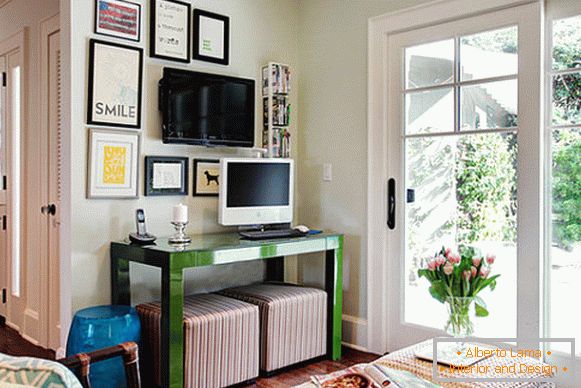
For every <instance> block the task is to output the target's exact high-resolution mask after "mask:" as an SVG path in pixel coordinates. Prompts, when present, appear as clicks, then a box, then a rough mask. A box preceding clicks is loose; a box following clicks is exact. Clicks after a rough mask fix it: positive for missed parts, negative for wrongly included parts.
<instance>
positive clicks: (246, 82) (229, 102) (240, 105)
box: [159, 68, 254, 147]
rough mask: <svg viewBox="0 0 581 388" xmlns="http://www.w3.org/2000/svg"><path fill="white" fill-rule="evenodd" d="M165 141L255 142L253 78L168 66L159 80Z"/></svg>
mask: <svg viewBox="0 0 581 388" xmlns="http://www.w3.org/2000/svg"><path fill="white" fill-rule="evenodd" d="M159 90H160V95H159V101H160V110H161V112H162V132H163V142H164V143H185V144H199V145H207V146H212V145H225V146H235V147H253V146H254V81H253V80H250V79H243V78H235V77H228V76H223V75H217V74H207V73H199V72H194V71H186V70H178V69H169V68H166V69H164V71H163V78H162V79H161V80H160V84H159Z"/></svg>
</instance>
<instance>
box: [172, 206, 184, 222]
mask: <svg viewBox="0 0 581 388" xmlns="http://www.w3.org/2000/svg"><path fill="white" fill-rule="evenodd" d="M172 221H173V222H179V223H182V224H185V223H186V222H188V207H187V206H186V205H184V204H183V203H180V204H179V205H175V206H174V208H173V220H172Z"/></svg>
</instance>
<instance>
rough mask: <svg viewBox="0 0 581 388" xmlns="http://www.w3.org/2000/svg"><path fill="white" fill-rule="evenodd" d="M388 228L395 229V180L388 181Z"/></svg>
mask: <svg viewBox="0 0 581 388" xmlns="http://www.w3.org/2000/svg"><path fill="white" fill-rule="evenodd" d="M387 226H388V228H389V229H395V179H393V178H390V179H389V180H388V181H387Z"/></svg>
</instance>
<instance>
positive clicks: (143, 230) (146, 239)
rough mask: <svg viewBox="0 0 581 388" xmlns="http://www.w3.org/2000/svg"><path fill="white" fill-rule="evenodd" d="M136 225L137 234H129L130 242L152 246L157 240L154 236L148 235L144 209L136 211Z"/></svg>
mask: <svg viewBox="0 0 581 388" xmlns="http://www.w3.org/2000/svg"><path fill="white" fill-rule="evenodd" d="M135 225H136V226H137V233H130V234H129V240H131V242H134V243H136V244H151V243H152V242H154V241H155V240H156V237H155V236H154V235H152V234H149V233H147V227H146V226H145V211H144V210H143V209H137V210H136V211H135Z"/></svg>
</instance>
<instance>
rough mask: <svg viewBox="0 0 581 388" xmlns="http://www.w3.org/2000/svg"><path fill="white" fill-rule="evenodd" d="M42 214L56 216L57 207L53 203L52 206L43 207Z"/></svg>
mask: <svg viewBox="0 0 581 388" xmlns="http://www.w3.org/2000/svg"><path fill="white" fill-rule="evenodd" d="M40 212H41V213H42V214H48V215H50V216H54V215H55V214H56V205H55V204H54V203H51V204H50V205H46V206H42V207H41V208H40Z"/></svg>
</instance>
